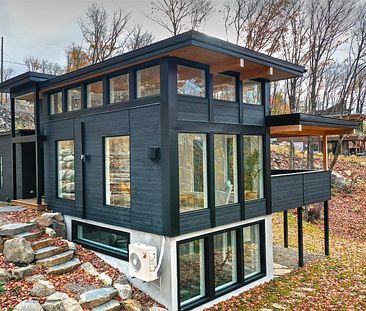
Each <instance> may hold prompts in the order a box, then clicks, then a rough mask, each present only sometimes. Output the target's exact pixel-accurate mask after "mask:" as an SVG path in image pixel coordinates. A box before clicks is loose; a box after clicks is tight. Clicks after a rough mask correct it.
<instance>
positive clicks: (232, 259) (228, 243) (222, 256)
mask: <svg viewBox="0 0 366 311" xmlns="http://www.w3.org/2000/svg"><path fill="white" fill-rule="evenodd" d="M214 254H215V288H216V291H219V290H221V289H223V288H225V287H227V286H229V285H231V284H233V283H235V282H236V281H237V265H236V233H235V231H231V232H224V233H220V234H216V235H214Z"/></svg>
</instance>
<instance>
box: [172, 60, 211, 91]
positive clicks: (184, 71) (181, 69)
mask: <svg viewBox="0 0 366 311" xmlns="http://www.w3.org/2000/svg"><path fill="white" fill-rule="evenodd" d="M205 75H206V74H205V71H204V70H201V69H196V68H192V67H186V66H181V65H178V68H177V87H178V89H177V92H178V94H181V95H190V96H198V97H206V79H205Z"/></svg>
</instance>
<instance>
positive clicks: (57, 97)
mask: <svg viewBox="0 0 366 311" xmlns="http://www.w3.org/2000/svg"><path fill="white" fill-rule="evenodd" d="M60 112H62V92H57V93H54V94H51V95H50V114H55V113H60Z"/></svg>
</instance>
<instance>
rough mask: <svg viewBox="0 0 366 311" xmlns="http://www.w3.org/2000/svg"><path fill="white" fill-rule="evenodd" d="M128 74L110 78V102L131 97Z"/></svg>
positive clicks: (117, 101) (121, 100)
mask: <svg viewBox="0 0 366 311" xmlns="http://www.w3.org/2000/svg"><path fill="white" fill-rule="evenodd" d="M128 85H129V84H128V74H125V75H122V76H118V77H114V78H111V79H110V80H109V92H110V96H109V97H110V98H109V101H110V103H119V102H124V101H127V100H128V99H129V87H128Z"/></svg>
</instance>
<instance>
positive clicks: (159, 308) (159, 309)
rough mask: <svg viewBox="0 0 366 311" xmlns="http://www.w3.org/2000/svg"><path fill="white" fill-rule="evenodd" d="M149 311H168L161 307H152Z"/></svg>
mask: <svg viewBox="0 0 366 311" xmlns="http://www.w3.org/2000/svg"><path fill="white" fill-rule="evenodd" d="M149 311H168V309H165V308H161V307H150V308H149Z"/></svg>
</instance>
